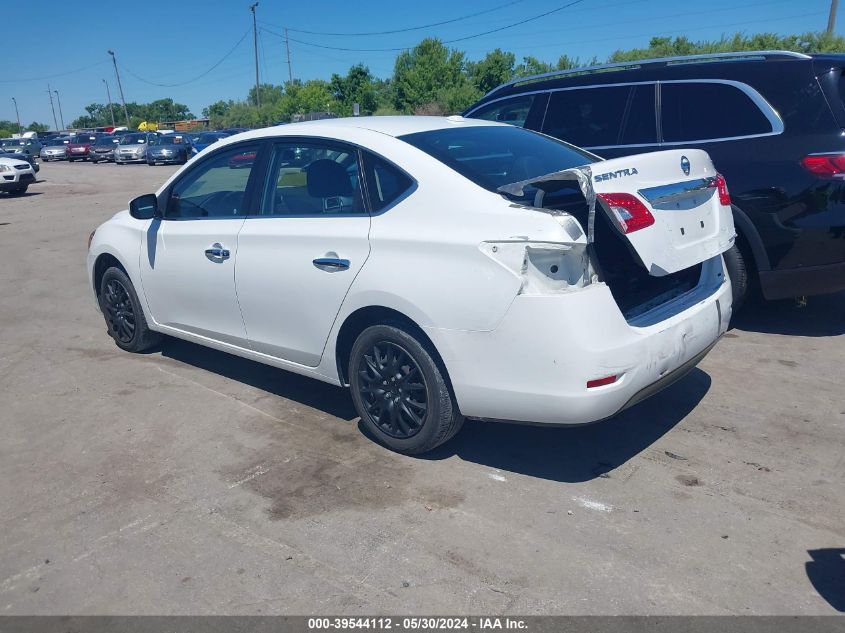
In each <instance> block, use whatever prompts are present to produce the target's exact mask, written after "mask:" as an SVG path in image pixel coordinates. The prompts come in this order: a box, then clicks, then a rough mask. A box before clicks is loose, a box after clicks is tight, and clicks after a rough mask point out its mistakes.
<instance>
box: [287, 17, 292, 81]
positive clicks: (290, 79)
mask: <svg viewBox="0 0 845 633" xmlns="http://www.w3.org/2000/svg"><path fill="white" fill-rule="evenodd" d="M285 50H286V51H287V52H288V80H289V81H293V71H292V70H291V69H290V42H288V27H285Z"/></svg>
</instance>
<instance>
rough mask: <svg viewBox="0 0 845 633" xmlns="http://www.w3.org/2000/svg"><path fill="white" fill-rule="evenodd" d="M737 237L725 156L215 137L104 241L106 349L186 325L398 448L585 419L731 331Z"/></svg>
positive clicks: (447, 135) (100, 274)
mask: <svg viewBox="0 0 845 633" xmlns="http://www.w3.org/2000/svg"><path fill="white" fill-rule="evenodd" d="M733 241H734V227H733V221H732V216H731V210H730V200H729V198H728V192H727V188H726V186H725V183H724V180H723V179H722V178H721V177H720V176H719V175H718V174H717V173H716V172H715V170H714V169H713V165H712V163H711V161H710V159H709V157H708V156H707V154H706V153H705V152H702V151H694V150H691V151H686V152H679V151H666V152H656V153H653V154H643V155H639V156H633V157H628V158H620V159H615V160H609V161H602V160H600V159H599V158H597V157H596V156H594V155H592V154H589V153H587V152H584V151H583V150H580V149H578V148H575V147H573V146H571V145H567V144H565V143H562V142H560V141H557V140H554V139H552V138H549V137H547V136H543V135H540V134H537V133H534V132H530V131H526V130H523V129H520V128H517V127H512V126H509V125H504V124H499V123H493V122H487V121H481V120H468V119H462V118H460V117H449V118H440V117H375V118H363V117H362V118H353V119H334V120H324V121H315V122H308V123H299V124H292V125H286V126H284V127H276V128H267V129H262V130H255V131H252V132H247V133H243V134H239V135H237V136H233V137H231V138H226V139H224V140H221V141H219V142H218V143H215V144H214V147H213V148H210V149H209V150H208V151H207V152H204V153H203V154H202V155H201V156H198V157H196V158H195V159H194V160H192V161H191V162H190V163H189V164H188V165H186V166H185V167H183V168H182V169H180V170H179V171H178V172H177V173H176V174H175V175H174V176H173V177H171V178H170V179H169V180H168V181H167V182H166V183H165V184H164V186H162V187H161V189H159V191H158V192H157V193H156V194H147V195H145V196H141V197H139V198H136V199H135V200H133V201H132V202H131V204H130V208H129V210H128V211H122V212H120V213H118V214H117V215H115V216H114V217H113V218H112V219H110V220H108V221H107V222H105V223H104V224H102V225H101V226H100V227H99V228H97V229H96V231H95V233H93V234H92V236H91V241H90V245H89V253H88V272H89V276H90V287H91V291H92V294H93V297H94V298H95V300H96V301H97V304H98V305H99V307H100V308H101V310H102V312H103V314H104V315H105V319H106V324H107V327H108V332H109V334H110V335H111V336H112V337H113V338H114V340H115V342H116V343H117V345H118V346H120V347H121V348H123V349H125V350H128V351H136V352H137V351H142V350H145V349H148V348H150V347H152V346H154V345H155V344H156V343H157V341H158V340H159V338H160V335H162V334H167V335H170V336H175V337H178V338H182V339H186V340H189V341H193V342H195V343H198V344H200V345H206V346H209V347H213V348H215V349H218V350H223V351H226V352H231V353H233V354H237V355H239V356H243V357H246V358H250V359H253V360H256V361H259V362H262V363H266V364H269V365H273V366H276V367H281V368H283V369H287V370H290V371H292V372H295V373H298V374H303V375H305V376H311V377H313V378H317V379H319V380H323V381H326V382H329V383H332V384H336V385H349V386H350V387H351V392H352V398H353V401H354V403H355V407H356V408H357V411H358V413H359V414H360V416H361V418H362V420H363V423H364V424H365V425H366V427H367V428H368V429H369V430H370V431H371V432H372V434H373V435H374V436H375V437H376V438H377V439H378V440H379V441H381V442H383V443H384V444H385V445H387V446H389V447H390V448H392V449H394V450H397V451H401V452H406V453H421V452H424V451H427V450H430V449H432V448H434V447H435V446H437V445H439V444H441V443H443V442H445V441H446V440H448V439H449V438H450V437H452V436H453V435H454V434H455V433H456V432H457V431H458V429H459V428H460V426H461V424H462V422H463V419H464V417H472V418H482V419H491V420H501V419H503V420H511V421H522V422H532V423H542V424H581V423H585V422H591V421H595V420H600V419H603V418H607V417H609V416H612V415H614V414H615V413H617V412H619V411H620V410H622V409H624V408H625V407H627V406H630V405H631V404H633V403H635V402H637V401H639V400H641V399H642V398H644V397H646V396H648V395H650V394H651V393H654V392H656V391H657V390H659V389H660V388H661V387H663V386H665V385H667V384H669V383H670V382H672V381H674V380H676V379H677V378H679V377H681V376H683V375H684V374H685V373H686V372H687V371H688V370H690V369H691V368H692V367H693V366H694V365H695V364H696V363H697V362H698V361H699V360H700V359H701V358H702V357H703V356H704V355H705V354H706V353H707V352H708V351H709V350H710V349H711V348H712V347H713V345H714V344H715V343H716V341H717V340H718V338H719V337H720V335H721V334H722V333H723V332H725V330H726V329H727V326H728V321H729V319H730V316H731V289H730V282H729V281H728V280H727V277H726V275H725V269H724V265H723V261H722V253H723V252H724V251H726V250H727V249H728V248H730V246H731V244H732V243H733Z"/></svg>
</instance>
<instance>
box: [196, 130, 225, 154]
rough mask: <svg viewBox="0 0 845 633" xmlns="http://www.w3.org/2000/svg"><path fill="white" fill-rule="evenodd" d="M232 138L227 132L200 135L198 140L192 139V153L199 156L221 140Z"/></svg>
mask: <svg viewBox="0 0 845 633" xmlns="http://www.w3.org/2000/svg"><path fill="white" fill-rule="evenodd" d="M227 136H230V134H227V133H226V132H203V133H202V134H198V135H197V137H196V140H194V139H192V143H191V144H192V148H191V152H192V153H193V154H199V153H200V152H201V151H203V150H204V149H205V148H206V147H208V146H209V145H213V144H214V143H216V142H217V141H219V140H220V139H221V138H226V137H227Z"/></svg>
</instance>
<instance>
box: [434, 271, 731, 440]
mask: <svg viewBox="0 0 845 633" xmlns="http://www.w3.org/2000/svg"><path fill="white" fill-rule="evenodd" d="M702 268H703V269H702V278H701V281H700V283H699V285H698V286H697V287H696V288H695V289H694V290H692V291H690V292H688V293H686V294H685V295H682V296H680V297H677V298H676V299H674V300H672V301H671V302H669V303H667V304H665V305H663V306H660V307H659V308H657V309H655V310H653V311H652V312H651V313H649V314H648V315H644V316H643V317H638V319H637V320H636V321H632V322H631V323H629V322H628V321H626V320H625V318H624V317H623V316H622V314H621V312H620V311H619V308H618V307H617V305H616V303H615V302H614V300H613V297H612V295H611V294H610V291H609V289H608V288H607V286H605V285H604V284H600V283H596V284H592V285H590V286H587V287H586V288H583V289H580V290H575V291H572V292H564V293H559V294H555V295H533V296H532V295H519V296H517V297H516V298H515V299H514V302H513V304H512V305H511V307H510V309H509V311H508V313H507V314H506V315H505V317H504V318H503V319H502V321H501V323H500V324H499V326H498V327H497V328H496V329H495V330H492V331H488V332H469V331H455V330H443V329H437V328H426V333H427V334H428V335H429V337H430V338H431V339H432V341H433V343H434V344H435V346H436V347H437V349H438V351H439V352H440V354H441V356H442V357H443V361H444V363H445V364H446V368H447V370H448V372H449V377H450V379H451V381H452V386H453V388H454V392H455V396H456V399H457V401H458V406H459V407H460V409H461V413H463V414H464V415H465V416H467V417H473V418H486V419H499V420H511V421H518V422H526V423H535V424H585V423H588V422H594V421H597V420H601V419H604V418H608V417H611V416H613V415H615V414H616V413H618V412H619V411H621V410H622V409H624V408H626V407H628V406H632V405H633V404H635V403H636V402H639V401H640V400H642V399H644V398H645V397H648V396H649V395H651V394H652V393H656V392H657V391H659V390H660V389H661V388H663V387H665V386H667V385H668V384H670V382H672V381H674V380H676V379H678V378H681V377H682V376H683V375H684V374H685V373H686V372H688V371H689V370H691V369H692V368H693V367H694V366H695V364H696V363H697V362H698V361H699V360H701V358H703V357H704V355H705V354H706V353H707V352H708V351H709V350H710V349H711V348H712V347H713V345H714V344H715V342H716V341H717V340H718V339H719V337H720V336H721V335H722V334H723V333H724V332H725V331H726V330H727V327H728V322H729V321H730V317H731V286H730V282H729V281H728V279H727V275H726V274H725V271H724V263H723V261H722V258H721V256H719V257H716V258H714V259H713V260H709V261H708V262H705V265H704V266H703V267H702ZM611 375H613V376H616V380H615V382H613V383H612V384H607V385H603V386H599V387H594V388H587V382H588V381H591V380H595V379H598V378H603V377H606V376H611Z"/></svg>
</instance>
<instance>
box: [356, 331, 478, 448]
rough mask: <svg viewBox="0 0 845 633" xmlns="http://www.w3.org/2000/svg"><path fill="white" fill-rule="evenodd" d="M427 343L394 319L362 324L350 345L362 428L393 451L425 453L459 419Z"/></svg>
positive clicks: (450, 432) (456, 427)
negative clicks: (371, 324)
mask: <svg viewBox="0 0 845 633" xmlns="http://www.w3.org/2000/svg"><path fill="white" fill-rule="evenodd" d="M426 347H427V346H426V345H424V344H423V343H421V342H420V341H419V340H417V338H415V337H414V336H412V335H411V334H409V333H408V332H406V331H405V330H403V329H402V328H401V327H397V326H394V325H387V324H385V325H374V326H372V327H369V328H367V329H366V330H364V331H363V332H362V333H361V335H360V336H359V337H358V338H357V340H356V341H355V344H354V345H353V346H352V352H351V354H350V357H349V374H350V377H349V382H350V386H351V389H352V400H353V402H354V403H355V408H356V409H357V411H358V415H360V416H361V420H362V422H363V423H364V426H365V427H366V429H367V430H368V431H369V432H370V433H372V435H374V436H375V438H376V439H377V440H378V441H379V442H381V443H382V444H384V445H385V446H387V447H388V448H391V449H392V450H394V451H397V452H399V453H406V454H409V455H413V454H419V453H425V452H426V451H430V450H432V449H433V448H435V447H437V446H439V445H441V444H443V443H444V442H446V441H448V440H449V439H450V438H452V437H453V436H454V435H455V434H456V433H457V432H458V431H459V430H460V428H461V426H462V425H463V422H464V418H463V416H462V415H461V414H460V412H459V411H458V408H457V406H456V405H455V403H454V399H453V397H452V394H451V391H450V390H449V386H448V384H447V382H446V379H445V377H444V373H445V372H442V371H441V370H440V368H439V367H438V365H437V363H436V362H435V360H434V358H433V357H432V354H431V353H430V352H429V350H428V349H426Z"/></svg>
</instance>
